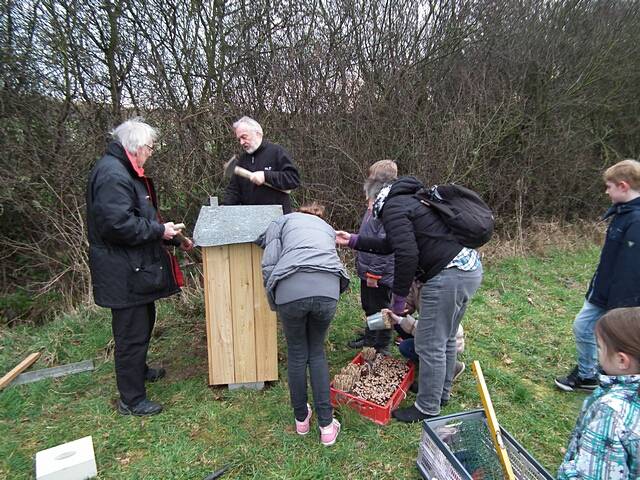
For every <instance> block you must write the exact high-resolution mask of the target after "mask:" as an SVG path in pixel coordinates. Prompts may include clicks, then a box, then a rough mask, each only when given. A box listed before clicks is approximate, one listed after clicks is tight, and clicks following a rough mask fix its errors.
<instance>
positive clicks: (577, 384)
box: [555, 365, 599, 392]
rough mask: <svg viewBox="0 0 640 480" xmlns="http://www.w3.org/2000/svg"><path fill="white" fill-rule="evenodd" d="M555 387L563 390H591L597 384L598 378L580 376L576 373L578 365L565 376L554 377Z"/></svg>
mask: <svg viewBox="0 0 640 480" xmlns="http://www.w3.org/2000/svg"><path fill="white" fill-rule="evenodd" d="M555 384H556V387H558V388H559V389H560V390H562V391H564V392H573V391H574V390H583V391H586V392H593V391H594V390H595V389H596V388H597V387H598V385H599V382H598V378H597V377H592V378H582V377H581V376H580V375H579V374H578V366H577V365H576V367H575V368H574V369H573V370H571V373H569V375H567V376H566V377H558V378H556V379H555Z"/></svg>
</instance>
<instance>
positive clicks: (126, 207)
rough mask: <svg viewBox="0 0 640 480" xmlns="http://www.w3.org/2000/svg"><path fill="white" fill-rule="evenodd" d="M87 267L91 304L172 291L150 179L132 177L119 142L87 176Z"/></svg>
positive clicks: (140, 301)
mask: <svg viewBox="0 0 640 480" xmlns="http://www.w3.org/2000/svg"><path fill="white" fill-rule="evenodd" d="M86 201H87V230H88V237H89V268H90V270H91V281H92V284H93V296H94V300H95V302H96V303H97V304H98V305H100V306H102V307H109V308H128V307H134V306H138V305H144V304H146V303H150V302H153V301H154V300H157V299H158V298H162V297H167V296H169V295H172V294H174V293H177V292H178V291H179V290H180V289H179V287H178V286H177V284H176V280H175V278H174V274H173V269H172V267H171V260H170V257H169V253H168V252H167V250H166V248H165V246H164V242H163V240H162V235H163V234H164V226H163V225H162V224H161V223H160V222H159V220H158V215H157V201H156V194H155V189H154V188H153V183H152V182H151V180H150V179H148V178H146V177H142V178H140V177H138V174H137V173H136V172H135V171H134V170H133V166H132V165H131V162H130V161H129V159H128V158H127V155H126V153H125V150H124V148H123V147H122V145H121V144H120V143H117V142H112V143H110V144H109V145H108V146H107V153H106V154H105V156H104V157H102V158H101V159H100V160H98V161H97V162H96V164H95V166H94V167H93V169H92V170H91V173H90V174H89V182H88V184H87V191H86Z"/></svg>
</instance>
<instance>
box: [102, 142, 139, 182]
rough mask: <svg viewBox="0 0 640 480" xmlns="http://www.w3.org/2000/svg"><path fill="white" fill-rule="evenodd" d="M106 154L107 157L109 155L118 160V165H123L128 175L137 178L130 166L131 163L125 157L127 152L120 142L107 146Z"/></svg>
mask: <svg viewBox="0 0 640 480" xmlns="http://www.w3.org/2000/svg"><path fill="white" fill-rule="evenodd" d="M106 153H107V155H110V156H112V157H115V158H117V159H118V160H120V163H122V165H124V167H125V168H126V169H127V171H128V172H129V174H130V175H131V176H132V177H133V178H138V176H139V175H138V174H137V173H136V171H135V170H134V169H133V165H131V161H130V160H129V157H127V152H126V151H125V149H124V147H123V146H122V144H121V143H120V142H110V143H109V144H108V145H107V150H106Z"/></svg>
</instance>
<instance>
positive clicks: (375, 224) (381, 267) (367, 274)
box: [348, 160, 398, 355]
mask: <svg viewBox="0 0 640 480" xmlns="http://www.w3.org/2000/svg"><path fill="white" fill-rule="evenodd" d="M397 176H398V166H397V165H396V163H395V162H394V161H393V160H380V161H378V162H376V163H374V164H373V165H371V167H370V168H369V176H368V178H367V180H366V181H365V183H364V192H365V195H366V198H367V202H368V206H367V211H366V212H365V214H364V217H363V218H362V223H361V225H360V230H359V231H358V233H359V234H360V235H363V236H366V237H377V238H384V237H386V232H385V231H384V227H383V226H382V222H381V221H380V220H378V219H377V218H373V214H372V208H373V201H374V200H375V198H376V196H377V195H378V193H379V192H380V189H382V187H383V186H384V185H385V184H386V183H388V182H390V181H393V180H395V179H396V177H397ZM356 267H357V270H358V277H360V302H361V305H362V309H363V310H364V313H365V315H366V316H369V315H372V314H374V313H376V312H379V311H380V310H382V309H383V308H388V307H389V304H390V302H391V286H392V285H393V254H388V255H379V254H374V253H368V252H357V257H356ZM390 343H391V329H384V330H375V331H374V330H370V329H369V327H367V326H365V331H364V335H362V336H360V337H358V338H356V339H354V340H351V341H350V342H349V343H348V345H349V347H351V348H362V347H374V348H375V349H376V351H377V352H379V353H384V354H387V355H388V354H389V349H388V348H389V344H390Z"/></svg>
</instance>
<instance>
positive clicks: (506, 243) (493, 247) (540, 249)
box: [481, 220, 606, 263]
mask: <svg viewBox="0 0 640 480" xmlns="http://www.w3.org/2000/svg"><path fill="white" fill-rule="evenodd" d="M605 232H606V224H605V223H604V222H586V221H579V222H575V223H566V222H561V221H558V220H538V221H533V222H531V225H530V226H529V227H528V228H526V229H523V230H521V231H519V232H515V233H513V232H508V231H505V232H500V233H495V234H494V236H493V239H492V240H491V241H490V242H489V243H488V244H486V245H485V246H483V247H482V248H481V252H482V255H483V261H486V262H489V263H490V262H494V261H496V260H501V259H504V258H507V257H515V256H531V255H534V256H546V255H548V254H549V253H550V252H552V251H554V250H575V249H580V248H583V247H587V246H589V245H593V244H596V245H602V244H603V242H604V235H605Z"/></svg>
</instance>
